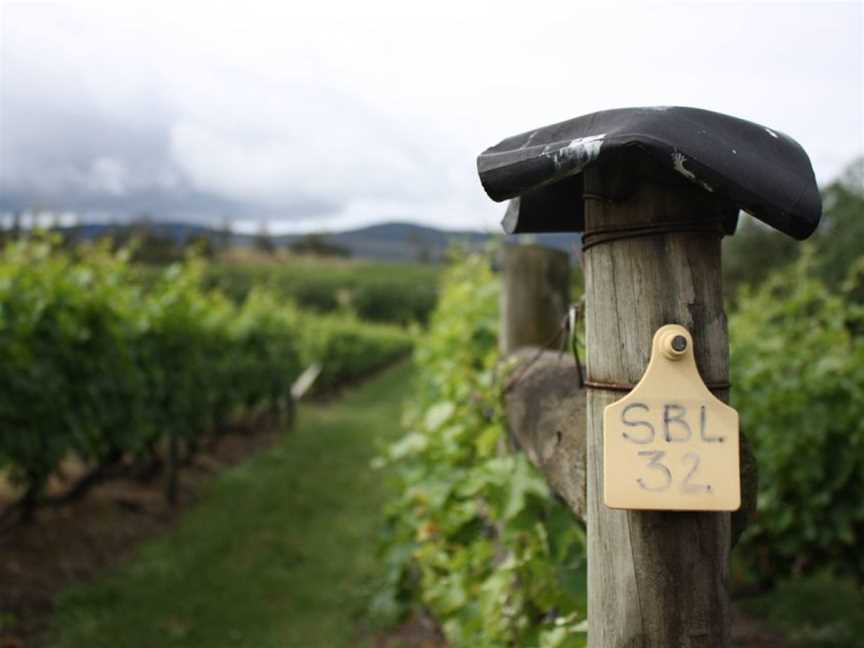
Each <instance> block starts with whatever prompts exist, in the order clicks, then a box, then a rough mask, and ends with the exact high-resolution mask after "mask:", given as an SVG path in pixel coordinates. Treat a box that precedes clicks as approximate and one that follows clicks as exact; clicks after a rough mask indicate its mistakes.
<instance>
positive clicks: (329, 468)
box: [48, 365, 411, 648]
mask: <svg viewBox="0 0 864 648" xmlns="http://www.w3.org/2000/svg"><path fill="white" fill-rule="evenodd" d="M410 378H411V368H410V367H408V366H407V365H401V366H399V367H396V368H394V369H391V370H389V371H387V372H386V373H384V374H382V375H381V376H379V377H378V378H376V379H375V380H374V381H371V382H369V383H366V384H365V385H363V386H361V387H360V388H358V389H356V390H354V391H352V392H349V393H348V394H347V395H345V396H344V397H343V398H341V399H339V400H337V401H333V402H330V403H327V404H312V405H306V406H303V407H302V408H301V410H300V417H299V421H298V425H297V426H296V428H295V429H294V430H293V431H291V432H289V433H287V434H286V435H285V437H284V439H283V440H282V441H281V442H280V444H279V445H278V446H277V447H276V448H274V449H272V450H270V451H267V452H265V453H263V454H261V455H259V456H257V457H255V458H253V459H251V460H250V461H248V462H246V463H244V464H242V465H240V466H237V467H235V468H233V469H230V470H229V471H228V472H226V473H225V474H224V475H222V476H221V477H219V478H218V479H216V480H215V481H214V483H213V485H212V486H211V487H210V488H209V489H208V491H207V492H206V493H205V494H204V496H203V497H202V501H201V502H200V504H199V505H197V506H196V507H195V508H193V509H192V510H191V511H190V512H189V513H188V514H187V516H186V517H185V518H184V519H183V521H182V523H181V525H180V526H179V527H178V528H177V529H176V530H174V531H173V532H171V533H170V535H168V536H165V537H163V538H160V539H158V540H156V541H153V542H149V543H147V544H145V545H143V546H142V547H141V548H140V550H139V551H138V552H137V553H136V556H135V558H133V559H132V560H131V561H130V562H129V563H127V564H126V565H125V566H124V567H122V568H121V569H119V570H117V571H115V572H114V573H112V574H109V575H107V576H105V577H104V578H102V579H100V580H99V581H98V582H95V583H92V584H88V585H84V586H78V587H76V588H73V589H72V590H69V591H67V592H65V593H64V594H63V595H62V596H61V598H60V603H59V606H58V613H57V616H56V620H57V626H56V631H55V633H54V636H53V637H51V638H50V640H49V641H48V645H50V646H59V647H72V646H88V647H91V648H92V647H97V646H105V647H109V646H110V647H111V648H115V647H117V646H123V647H124V648H136V647H143V646H147V647H155V646H159V647H162V646H166V647H167V646H190V647H192V646H195V647H204V646H206V647H207V648H217V647H221V646H233V647H237V646H246V647H250V648H252V647H254V648H270V647H272V648H276V647H280V648H283V647H295V646H296V647H304V648H305V647H310V648H316V647H319V646H320V647H324V648H339V647H341V646H351V647H354V646H362V645H364V643H363V641H362V640H361V638H360V636H359V633H358V627H359V626H360V625H361V619H362V612H363V607H364V604H365V600H366V595H367V594H368V589H369V586H370V583H371V582H372V581H373V579H374V578H375V575H376V573H377V572H378V571H379V570H380V567H379V565H378V564H377V563H376V558H375V543H376V533H377V531H378V525H379V521H380V514H381V508H382V506H383V504H384V502H385V500H386V498H387V489H388V484H389V483H390V482H389V481H388V479H387V477H386V475H382V473H381V472H380V471H373V470H371V469H370V468H369V463H370V460H371V459H372V458H373V457H374V456H375V454H376V452H377V449H378V447H379V445H378V444H379V443H380V442H382V441H387V440H392V439H394V438H395V437H396V436H397V435H398V434H399V418H400V405H401V402H402V400H403V399H404V397H405V396H406V394H407V391H408V389H409V386H410V382H411V381H410Z"/></svg>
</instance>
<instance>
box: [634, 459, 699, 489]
mask: <svg viewBox="0 0 864 648" xmlns="http://www.w3.org/2000/svg"><path fill="white" fill-rule="evenodd" d="M639 456H640V457H650V459H649V461H648V464H647V466H646V467H647V468H650V469H651V470H653V471H655V472H656V473H657V476H656V477H657V479H656V480H654V481H655V483H654V484H649V483H648V481H647V480H645V479H643V478H642V477H639V478H638V479H637V480H636V483H638V484H639V487H640V488H642V489H643V490H646V491H652V492H659V491H665V490H667V489H668V488H669V486H671V485H672V471H671V470H669V467H668V466H666V464H664V463H663V458H664V457H665V456H666V452H665V451H663V450H643V451H641V452H640V453H639ZM699 462H700V459H699V455H698V454H696V453H695V452H688V453H687V454H685V455H684V456H683V457H682V458H681V463H683V464H684V465H685V466H689V468H690V470H689V472H688V473H687V475H686V476H685V477H684V480H683V481H682V482H681V490H682V491H683V492H685V493H710V492H711V486H709V485H708V484H694V483H692V482H691V481H690V480H691V479H692V478H693V475H695V474H696V471H697V470H698V469H699ZM656 482H659V483H656Z"/></svg>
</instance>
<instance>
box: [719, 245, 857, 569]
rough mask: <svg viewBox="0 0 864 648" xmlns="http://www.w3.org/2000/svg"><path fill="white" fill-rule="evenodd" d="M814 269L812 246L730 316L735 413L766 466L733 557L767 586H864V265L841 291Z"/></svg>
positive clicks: (746, 293) (747, 293)
mask: <svg viewBox="0 0 864 648" xmlns="http://www.w3.org/2000/svg"><path fill="white" fill-rule="evenodd" d="M817 263H818V261H817V259H816V257H815V255H814V254H812V250H810V249H806V248H805V250H804V253H803V254H802V256H801V258H800V259H799V260H798V261H797V262H796V263H794V264H792V265H790V266H788V267H786V268H784V269H782V270H780V271H778V272H776V273H775V274H773V275H772V276H771V277H770V278H769V279H768V280H767V281H766V282H765V283H764V284H762V285H761V286H760V287H759V288H757V289H750V288H746V287H745V288H744V289H742V291H741V292H740V293H739V295H738V308H737V309H736V310H735V312H734V313H733V314H732V317H731V318H730V329H731V332H732V345H731V346H732V374H733V385H734V390H733V403H732V404H733V405H734V406H735V408H736V409H738V411H739V412H740V415H741V428H742V429H743V430H745V432H746V433H747V434H748V435H749V437H750V439H751V440H752V442H753V446H754V451H755V453H756V458H757V462H758V466H759V500H758V512H757V516H756V519H755V520H754V522H753V523H752V524H751V526H750V528H749V529H748V530H747V531H746V532H745V535H744V537H743V541H742V546H741V547H740V548H739V549H738V550H737V551H736V553H737V554H738V558H739V559H740V562H741V564H742V565H743V566H744V567H745V574H747V575H749V576H751V577H756V578H758V579H759V580H762V581H765V582H771V581H773V580H775V579H776V578H778V577H784V576H794V575H800V574H805V573H809V572H814V571H817V570H820V569H831V570H833V571H834V572H836V573H839V574H843V575H854V576H856V577H857V578H858V581H859V582H861V583H864V554H862V552H861V544H862V542H864V497H862V493H864V336H862V334H864V307H862V306H861V305H860V303H859V302H857V301H856V300H855V299H853V294H854V292H855V291H856V290H860V288H859V286H860V285H861V281H860V277H861V276H862V274H861V270H864V258H862V259H861V260H859V261H858V262H857V264H855V263H853V264H851V265H850V266H848V267H847V271H848V272H849V275H848V279H847V280H846V282H845V283H842V284H841V285H839V286H837V287H836V288H832V287H830V285H828V284H826V283H825V282H824V281H823V280H822V279H821V278H819V276H820V274H821V273H820V272H819V271H818V268H817Z"/></svg>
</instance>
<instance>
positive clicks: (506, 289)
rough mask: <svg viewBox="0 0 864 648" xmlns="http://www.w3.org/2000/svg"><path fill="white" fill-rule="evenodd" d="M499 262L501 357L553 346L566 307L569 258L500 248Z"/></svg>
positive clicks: (558, 252) (532, 247)
mask: <svg viewBox="0 0 864 648" xmlns="http://www.w3.org/2000/svg"><path fill="white" fill-rule="evenodd" d="M500 258H501V270H502V274H503V282H502V290H501V337H500V348H501V351H502V354H504V355H506V354H508V353H510V352H512V351H515V350H516V349H519V348H521V347H526V346H541V347H542V346H550V345H552V343H553V342H554V339H553V338H554V337H555V334H556V333H557V332H558V331H559V330H560V328H561V320H562V318H563V317H564V315H565V314H566V313H567V308H568V306H569V299H570V258H569V256H568V255H567V253H565V252H562V251H561V250H552V249H549V248H544V247H540V246H537V245H502V246H501V257H500ZM559 342H560V340H559ZM553 346H554V345H553Z"/></svg>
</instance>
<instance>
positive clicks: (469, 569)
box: [373, 254, 585, 648]
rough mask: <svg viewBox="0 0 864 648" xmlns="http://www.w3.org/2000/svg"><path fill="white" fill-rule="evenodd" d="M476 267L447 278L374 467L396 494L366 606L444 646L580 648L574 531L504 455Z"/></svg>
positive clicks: (532, 474) (522, 464) (494, 289)
mask: <svg viewBox="0 0 864 648" xmlns="http://www.w3.org/2000/svg"><path fill="white" fill-rule="evenodd" d="M489 266H490V261H489V258H488V257H486V256H485V255H480V254H474V255H469V256H466V257H464V258H462V259H461V260H460V261H458V262H457V263H455V264H454V265H453V266H451V267H450V268H449V270H448V271H447V272H446V273H445V275H444V278H443V284H442V286H441V289H440V301H439V304H438V307H437V309H436V310H435V311H434V312H433V314H432V317H431V326H430V329H429V331H428V332H427V333H426V334H425V335H424V336H423V338H422V339H421V341H420V342H419V343H418V347H417V349H416V351H415V362H416V365H417V367H418V370H419V371H418V373H419V379H418V383H417V385H416V388H415V391H416V397H415V398H414V399H413V401H412V402H411V403H410V404H409V405H408V407H407V410H406V412H405V427H406V433H405V435H404V437H402V439H401V440H399V441H398V442H397V443H396V444H394V445H393V446H391V447H390V448H389V450H388V451H387V455H386V458H384V459H383V461H384V462H386V463H389V464H390V465H392V466H393V467H395V468H396V470H397V472H398V475H399V480H400V482H401V489H400V490H401V495H400V497H399V498H398V499H397V500H396V501H394V502H393V503H392V505H391V507H390V510H389V511H388V514H389V525H390V529H389V530H388V531H389V532H388V534H387V537H388V547H387V553H386V555H387V561H386V563H387V567H388V574H387V576H388V587H387V588H386V589H385V590H384V591H382V592H381V593H380V594H379V595H378V596H377V597H376V598H375V600H374V602H373V606H374V608H375V610H376V611H377V612H378V613H383V614H385V615H390V616H395V615H399V614H401V613H406V612H407V611H408V610H410V609H411V608H412V607H415V606H423V607H425V608H427V609H428V610H429V611H430V612H431V613H432V614H433V616H434V617H435V618H436V619H437V620H438V621H440V623H441V624H442V627H443V630H444V632H445V634H446V636H447V639H448V641H449V642H450V644H451V645H453V646H470V647H472V648H486V647H488V648H492V647H498V646H520V647H522V648H531V647H536V648H553V647H557V648H565V647H572V646H583V645H584V641H585V634H584V626H583V625H582V624H581V623H580V621H581V620H582V619H583V617H584V564H585V542H584V531H583V529H582V528H581V527H580V525H579V524H578V523H577V521H576V519H575V518H574V516H573V515H572V513H570V511H569V510H568V509H567V508H566V506H564V505H563V504H562V503H560V502H559V501H557V500H556V499H555V498H554V497H553V495H552V494H551V493H550V491H549V489H548V487H547V486H546V483H545V481H544V479H543V477H542V476H541V475H540V474H539V473H538V472H537V471H536V470H535V469H534V468H533V467H532V466H531V465H530V464H529V463H528V460H527V459H526V458H525V456H524V455H523V454H522V453H508V452H504V451H503V448H504V447H505V446H506V443H507V436H506V430H505V421H504V418H503V412H502V407H501V400H500V394H501V380H502V378H503V377H504V376H503V373H504V371H503V369H504V368H503V367H502V366H501V364H500V359H499V356H498V350H497V348H498V347H497V340H498V333H497V331H498V323H499V320H498V296H499V282H498V281H499V280H498V278H496V277H495V276H494V275H493V274H492V272H491V270H490V268H489Z"/></svg>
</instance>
